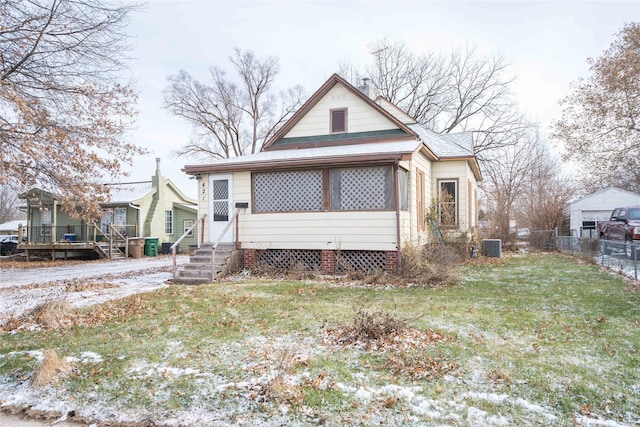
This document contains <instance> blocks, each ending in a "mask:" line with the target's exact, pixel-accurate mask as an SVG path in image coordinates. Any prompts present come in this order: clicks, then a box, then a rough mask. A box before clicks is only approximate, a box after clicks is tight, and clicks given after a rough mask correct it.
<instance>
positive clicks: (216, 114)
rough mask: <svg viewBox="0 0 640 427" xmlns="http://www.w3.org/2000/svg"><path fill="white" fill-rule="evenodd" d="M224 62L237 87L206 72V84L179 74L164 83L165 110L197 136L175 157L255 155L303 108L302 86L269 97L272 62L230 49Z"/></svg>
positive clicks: (221, 75) (215, 72) (276, 67)
mask: <svg viewBox="0 0 640 427" xmlns="http://www.w3.org/2000/svg"><path fill="white" fill-rule="evenodd" d="M229 60H230V62H231V64H232V65H233V69H234V71H235V73H236V80H237V81H238V82H237V83H236V82H235V81H234V80H231V79H229V78H228V77H227V75H226V73H225V72H224V71H222V70H221V69H220V68H217V67H212V68H211V69H210V70H209V73H210V77H211V79H210V82H209V83H201V82H199V81H197V80H195V79H194V78H193V77H191V75H190V74H189V73H187V72H186V71H184V70H181V71H179V72H178V73H177V74H175V75H173V76H171V77H169V86H168V87H167V88H166V89H165V97H164V107H165V108H167V109H168V110H169V111H171V112H172V113H173V114H175V115H176V116H178V117H182V118H183V119H185V120H187V121H188V122H189V123H190V124H191V125H192V126H193V128H194V130H195V131H196V135H195V138H193V139H192V141H191V142H189V143H188V144H187V145H186V146H185V147H183V148H181V149H180V150H178V151H177V154H178V155H182V156H196V157H202V158H229V157H235V156H241V155H243V154H248V153H255V152H257V151H259V150H260V149H261V148H262V145H263V144H264V143H265V142H266V141H267V140H268V139H269V138H271V136H273V134H274V133H275V132H276V131H277V130H278V129H279V127H280V126H281V125H282V124H283V123H284V122H285V121H286V119H287V118H288V117H289V116H290V115H291V114H293V112H295V110H296V109H297V108H298V107H299V106H300V105H302V103H303V102H304V99H305V93H304V90H303V88H302V87H301V86H294V87H293V88H290V89H288V90H287V91H283V92H280V93H279V94H278V95H277V96H276V94H274V92H273V82H274V79H275V77H276V76H277V75H278V72H279V64H278V59H277V58H275V57H268V58H266V59H264V60H261V59H259V58H257V57H256V56H255V54H254V53H253V52H251V51H248V50H247V51H242V50H240V49H235V51H234V53H233V55H232V56H231V57H230V58H229Z"/></svg>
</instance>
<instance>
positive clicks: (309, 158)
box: [182, 139, 421, 174]
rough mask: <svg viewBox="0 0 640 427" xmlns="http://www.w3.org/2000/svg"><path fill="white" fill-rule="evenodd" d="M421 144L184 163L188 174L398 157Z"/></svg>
mask: <svg viewBox="0 0 640 427" xmlns="http://www.w3.org/2000/svg"><path fill="white" fill-rule="evenodd" d="M420 146H421V142H420V141H418V140H415V139H414V140H408V141H407V140H404V141H393V142H377V143H368V144H352V145H338V146H331V147H316V148H303V149H292V150H274V151H261V152H259V153H255V154H248V155H246V156H240V157H233V158H230V159H223V160H219V161H216V162H213V163H209V164H203V165H187V166H185V167H184V169H182V170H183V171H184V172H186V173H187V174H197V173H210V172H223V171H226V172H230V171H242V170H258V169H267V168H278V167H302V166H311V165H321V164H331V165H335V164H348V163H358V162H381V161H394V160H400V159H401V158H402V157H403V156H404V155H407V154H412V153H414V152H415V151H416V150H417V149H418V148H419V147H420Z"/></svg>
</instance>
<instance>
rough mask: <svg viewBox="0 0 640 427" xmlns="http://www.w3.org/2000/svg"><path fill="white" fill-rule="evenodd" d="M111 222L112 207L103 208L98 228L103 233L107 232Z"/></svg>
mask: <svg viewBox="0 0 640 427" xmlns="http://www.w3.org/2000/svg"><path fill="white" fill-rule="evenodd" d="M111 224H113V209H103V210H102V219H101V220H100V230H102V232H103V233H104V234H109V227H110V226H111Z"/></svg>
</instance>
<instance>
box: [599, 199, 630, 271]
mask: <svg viewBox="0 0 640 427" xmlns="http://www.w3.org/2000/svg"><path fill="white" fill-rule="evenodd" d="M598 235H599V236H600V239H601V248H602V251H603V252H604V253H608V252H610V250H611V249H612V248H618V249H624V252H625V255H626V256H627V258H629V259H634V257H635V253H636V251H638V250H639V249H640V206H626V207H623V208H615V209H614V210H613V212H611V218H609V221H603V222H599V223H598Z"/></svg>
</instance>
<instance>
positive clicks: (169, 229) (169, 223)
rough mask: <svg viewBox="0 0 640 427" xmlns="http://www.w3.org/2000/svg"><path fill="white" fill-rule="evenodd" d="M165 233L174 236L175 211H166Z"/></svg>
mask: <svg viewBox="0 0 640 427" xmlns="http://www.w3.org/2000/svg"><path fill="white" fill-rule="evenodd" d="M164 232H165V234H173V211H171V210H168V211H164Z"/></svg>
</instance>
